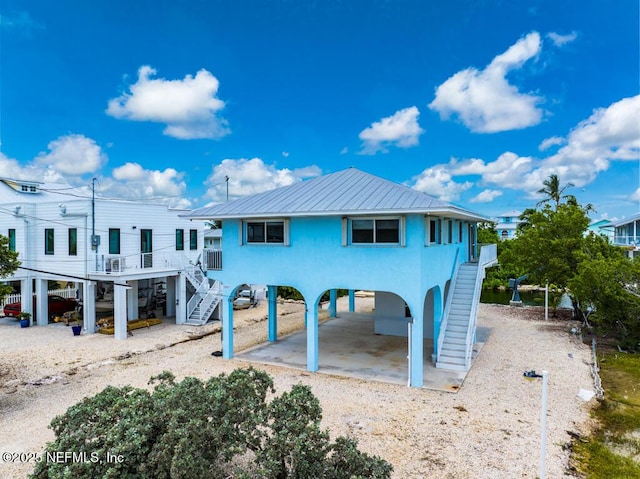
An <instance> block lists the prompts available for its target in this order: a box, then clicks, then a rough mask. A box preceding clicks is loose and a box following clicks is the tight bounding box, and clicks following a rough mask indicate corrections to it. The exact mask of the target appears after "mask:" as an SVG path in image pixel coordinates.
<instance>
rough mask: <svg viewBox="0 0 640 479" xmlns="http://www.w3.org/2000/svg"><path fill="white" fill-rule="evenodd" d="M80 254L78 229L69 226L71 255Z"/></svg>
mask: <svg viewBox="0 0 640 479" xmlns="http://www.w3.org/2000/svg"><path fill="white" fill-rule="evenodd" d="M77 254H78V229H77V228H69V256H77Z"/></svg>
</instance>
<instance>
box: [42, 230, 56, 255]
mask: <svg viewBox="0 0 640 479" xmlns="http://www.w3.org/2000/svg"><path fill="white" fill-rule="evenodd" d="M53 239H54V235H53V229H52V228H45V230H44V254H53V252H54V244H53Z"/></svg>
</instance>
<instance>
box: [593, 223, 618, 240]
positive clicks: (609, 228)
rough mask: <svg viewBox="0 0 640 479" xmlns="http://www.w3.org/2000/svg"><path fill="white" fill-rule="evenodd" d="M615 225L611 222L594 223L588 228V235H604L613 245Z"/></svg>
mask: <svg viewBox="0 0 640 479" xmlns="http://www.w3.org/2000/svg"><path fill="white" fill-rule="evenodd" d="M613 229H614V228H613V224H612V223H611V221H609V220H598V221H594V222H593V223H591V224H590V225H589V227H588V228H587V232H588V233H594V234H596V235H602V236H606V237H607V238H609V241H611V242H612V243H613V236H614V234H613Z"/></svg>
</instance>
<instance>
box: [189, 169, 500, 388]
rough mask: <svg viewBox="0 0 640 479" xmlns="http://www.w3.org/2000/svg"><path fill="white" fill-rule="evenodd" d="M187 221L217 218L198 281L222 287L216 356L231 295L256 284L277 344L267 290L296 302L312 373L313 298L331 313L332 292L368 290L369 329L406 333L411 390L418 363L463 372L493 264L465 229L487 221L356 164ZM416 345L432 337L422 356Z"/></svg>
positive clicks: (230, 348) (228, 353)
mask: <svg viewBox="0 0 640 479" xmlns="http://www.w3.org/2000/svg"><path fill="white" fill-rule="evenodd" d="M188 217H190V218H192V219H204V220H216V221H221V223H222V237H223V241H224V256H221V255H217V256H215V257H216V261H215V263H216V264H215V265H210V266H209V268H208V270H207V275H208V276H209V278H210V279H211V280H215V284H217V285H218V287H217V288H215V289H216V290H217V291H223V293H222V298H223V299H222V300H221V301H222V307H221V310H222V330H223V357H225V358H231V357H233V354H234V340H233V307H232V301H233V298H234V296H235V292H236V290H237V289H238V288H240V287H241V286H242V285H244V284H247V283H255V284H266V285H268V298H269V320H268V324H269V340H270V341H276V340H277V314H276V313H277V311H276V301H275V299H276V288H277V286H292V287H295V288H296V289H297V290H298V291H299V292H300V293H301V294H302V295H303V297H304V300H305V303H306V311H307V312H306V334H307V339H306V343H307V369H308V370H309V371H317V370H318V367H319V364H318V352H319V348H322V344H321V343H319V340H318V308H319V302H320V299H321V297H322V295H323V294H324V293H325V292H326V291H330V293H331V294H330V298H331V307H330V311H332V312H335V298H336V294H335V291H336V290H337V289H346V290H349V291H350V295H352V294H353V291H354V290H367V291H373V292H375V295H376V312H375V331H376V333H377V334H390V335H402V336H408V338H409V339H408V349H409V351H408V356H409V358H410V359H409V373H408V374H409V378H408V382H409V384H410V385H411V386H414V387H421V386H422V384H423V364H424V361H434V362H435V363H436V366H437V367H441V368H445V369H454V370H465V371H466V370H468V369H469V367H470V366H471V353H472V350H473V343H474V341H475V330H476V318H477V305H478V302H479V295H480V288H481V284H482V279H483V278H484V270H485V268H486V267H488V266H491V265H493V264H495V263H496V247H495V245H488V246H484V247H479V246H478V245H477V244H476V234H475V233H476V225H477V223H478V222H483V221H487V220H488V219H487V218H486V217H484V216H481V215H478V214H476V213H473V212H471V211H468V210H466V209H463V208H460V207H457V206H455V205H453V204H450V203H447V202H443V201H440V200H438V199H435V198H433V197H430V196H428V195H426V194H424V193H421V192H418V191H416V190H413V189H411V188H409V187H407V186H404V185H400V184H397V183H394V182H391V181H388V180H385V179H383V178H380V177H377V176H374V175H371V174H368V173H366V172H363V171H361V170H358V169H356V168H349V169H346V170H342V171H338V172H336V173H331V174H328V175H324V176H320V177H317V178H314V179H311V180H308V181H303V182H300V183H296V184H293V185H290V186H285V187H281V188H277V189H274V190H271V191H267V192H264V193H259V194H255V195H251V196H247V197H244V198H242V199H238V200H235V201H230V202H227V203H223V204H218V205H215V206H212V207H205V208H201V209H198V210H195V211H193V212H191V213H190V214H189V215H188ZM220 286H222V288H220ZM351 299H353V296H351ZM350 307H351V308H352V307H353V300H352V301H350ZM424 339H432V340H433V345H434V346H433V349H434V354H433V356H432V357H425V354H424Z"/></svg>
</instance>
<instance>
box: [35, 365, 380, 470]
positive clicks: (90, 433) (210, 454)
mask: <svg viewBox="0 0 640 479" xmlns="http://www.w3.org/2000/svg"><path fill="white" fill-rule="evenodd" d="M174 379H175V378H174V376H173V374H171V373H170V372H166V371H165V372H164V373H162V374H161V375H159V376H157V377H154V378H151V380H150V384H151V383H153V382H156V383H157V384H156V386H155V388H154V390H153V391H147V390H145V389H138V388H133V387H131V386H125V387H121V388H117V387H112V386H108V387H107V388H105V389H104V390H103V391H102V392H100V393H98V394H97V395H95V396H93V397H90V398H85V399H84V400H83V401H81V402H80V403H78V404H76V405H74V406H72V407H70V408H69V409H68V410H67V412H66V413H64V414H63V415H61V416H57V417H56V418H54V419H53V421H52V423H51V428H52V429H53V431H54V432H55V435H56V439H55V440H54V441H53V442H51V443H49V444H48V445H47V447H46V450H45V452H44V454H45V458H46V457H47V456H46V454H47V453H50V454H52V455H53V454H55V453H58V456H55V455H54V456H52V457H56V460H43V461H41V462H39V463H38V464H37V465H36V468H35V470H34V472H33V474H32V475H31V477H32V478H35V479H44V478H66V477H73V478H93V477H102V478H141V479H144V478H158V479H161V478H171V479H179V478H180V479H182V478H184V479H187V478H189V479H197V478H269V479H271V478H273V479H279V478H283V479H284V478H298V479H303V478H314V479H315V478H326V479H334V478H335V479H354V478H363V479H364V478H372V479H378V478H379V479H384V478H389V477H390V475H391V472H392V470H393V467H392V466H391V465H390V464H389V463H387V462H386V461H384V460H383V459H381V458H379V457H377V456H369V455H367V454H365V453H363V452H360V451H359V450H358V449H357V443H356V441H355V440H354V439H351V438H345V437H338V438H337V439H336V441H335V443H331V442H330V440H329V433H328V432H327V431H324V430H321V429H320V420H321V419H322V409H321V407H320V404H319V402H318V399H317V398H316V397H315V396H314V395H313V394H312V392H311V389H310V388H309V387H308V386H303V385H296V386H293V387H292V388H291V391H289V392H285V393H283V394H282V395H281V396H275V397H273V398H272V399H271V401H270V402H268V401H267V395H268V394H269V393H274V392H275V391H274V388H273V380H272V379H271V377H270V376H269V375H268V374H267V373H265V372H263V371H259V370H256V369H253V368H248V369H237V370H235V371H233V372H232V373H231V374H229V375H225V374H222V375H220V376H218V377H213V378H210V379H209V380H208V381H206V382H203V381H201V380H199V379H196V378H191V377H188V378H185V379H184V380H183V381H181V382H175V381H174ZM60 451H64V452H65V453H66V455H65V456H63V457H60ZM61 459H62V460H61Z"/></svg>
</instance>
